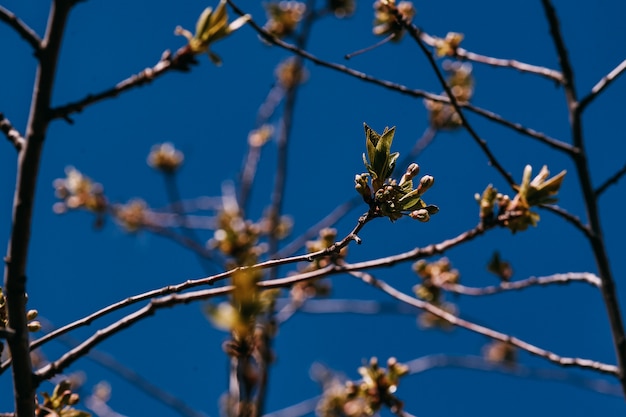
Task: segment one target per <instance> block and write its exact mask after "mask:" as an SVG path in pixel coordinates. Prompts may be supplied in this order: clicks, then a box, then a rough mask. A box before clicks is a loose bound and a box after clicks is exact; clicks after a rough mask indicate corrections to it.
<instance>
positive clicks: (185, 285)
mask: <svg viewBox="0 0 626 417" xmlns="http://www.w3.org/2000/svg"><path fill="white" fill-rule="evenodd" d="M372 218H373V217H371V214H370V213H369V212H368V213H366V214H364V215H362V216H361V217H360V218H359V221H358V222H357V225H356V226H355V227H354V229H352V231H351V232H350V233H349V234H348V235H346V237H344V238H343V239H342V240H340V241H338V242H336V243H335V244H334V245H332V246H331V247H329V248H327V249H324V250H320V251H317V252H314V253H309V254H305V255H300V256H294V257H290V258H281V259H275V260H269V261H265V262H260V263H258V264H256V265H252V266H248V267H237V268H233V269H231V270H229V271H225V272H222V273H219V274H215V275H212V276H209V277H206V278H201V279H196V280H187V281H185V282H182V283H180V284H177V285H168V286H166V287H163V288H159V289H156V290H152V291H148V292H145V293H142V294H138V295H135V296H131V297H128V298H125V299H123V300H121V301H118V302H117V303H114V304H111V305H109V306H107V307H104V308H102V309H100V310H98V311H96V312H94V313H92V314H90V315H89V316H86V317H84V318H82V319H79V320H76V321H74V322H72V323H70V324H67V325H65V326H63V327H61V328H59V329H58V330H56V331H54V332H51V333H49V334H47V335H45V336H43V337H41V338H39V339H37V340H35V341H34V342H32V343H31V344H30V349H31V350H32V349H35V348H36V347H39V346H41V345H42V344H44V343H47V342H48V341H50V340H52V339H54V338H55V337H58V336H60V335H62V334H65V333H67V332H69V331H71V330H74V329H76V328H78V327H82V326H85V325H89V324H91V323H92V322H93V321H94V320H96V319H98V318H100V317H103V316H105V315H107V314H109V313H112V312H113V311H116V310H119V309H121V308H124V307H128V306H130V305H133V304H135V303H137V302H140V301H143V300H147V299H150V298H154V297H158V296H166V295H170V294H175V293H179V292H181V291H184V290H187V289H190V288H193V287H197V286H200V285H211V284H214V283H215V282H217V281H220V280H223V279H225V278H228V277H230V276H232V275H233V274H234V273H236V272H240V271H246V270H252V269H266V268H272V267H276V266H279V265H286V264H290V263H296V262H305V261H306V262H312V261H314V260H315V259H318V258H322V257H324V256H328V255H331V254H333V253H339V251H340V250H341V249H343V248H344V247H346V246H348V244H349V243H350V242H352V241H353V240H354V241H356V242H357V243H360V238H359V237H358V233H359V231H360V230H361V229H362V228H363V226H365V224H366V223H367V222H369V221H370V220H371V219H372ZM331 270H332V268H331V267H329V268H326V269H321V270H318V271H316V273H318V274H319V275H314V277H317V276H321V275H323V274H324V273H329V272H331ZM307 277H308V276H307ZM296 278H298V279H306V277H305V278H302V274H301V275H297V276H296ZM275 281H277V282H280V280H275ZM293 282H297V279H296V280H293V281H289V282H287V284H291V283H293ZM287 284H286V285H287ZM261 285H263V284H261ZM279 286H280V285H279ZM10 364H11V360H10V359H9V360H6V361H5V362H4V363H3V364H2V366H0V374H1V373H2V372H3V371H4V370H6V369H7V368H8V367H9V366H10Z"/></svg>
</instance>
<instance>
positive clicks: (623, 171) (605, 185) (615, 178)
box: [594, 164, 626, 199]
mask: <svg viewBox="0 0 626 417" xmlns="http://www.w3.org/2000/svg"><path fill="white" fill-rule="evenodd" d="M624 174H626V164H624V166H623V167H621V168H620V169H619V170H618V171H617V172H616V173H615V174H613V175H611V176H610V177H609V178H607V180H606V181H604V182H603V183H602V185H600V186H599V187H598V188H596V190H595V191H594V195H595V197H596V199H597V198H598V197H600V195H602V193H603V192H605V191H606V190H607V188H609V187H610V186H611V185H613V184H617V182H618V181H619V180H620V178H622V177H623V176H624Z"/></svg>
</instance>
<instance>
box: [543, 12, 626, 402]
mask: <svg viewBox="0 0 626 417" xmlns="http://www.w3.org/2000/svg"><path fill="white" fill-rule="evenodd" d="M541 2H542V4H543V8H544V11H545V14H546V18H547V20H548V24H549V26H550V35H551V36H552V40H553V42H554V45H555V48H556V51H557V55H558V58H559V63H560V66H561V71H562V72H563V81H564V87H565V99H566V102H567V108H568V112H569V119H570V125H571V130H572V143H573V144H574V146H575V147H577V148H578V149H580V151H581V152H580V153H579V154H577V155H573V159H574V163H575V164H576V171H577V173H578V180H579V182H580V188H581V190H582V194H583V200H584V204H585V209H586V211H587V217H588V221H589V228H590V236H589V238H588V240H589V243H590V244H591V248H592V250H593V254H594V258H595V261H596V265H597V268H598V274H599V276H600V278H601V279H602V286H601V287H600V288H601V290H602V298H603V299H604V305H605V307H606V310H607V315H608V318H609V323H610V326H611V336H612V337H613V346H614V349H615V355H616V357H617V364H618V369H619V372H618V376H619V379H620V382H621V384H622V390H623V392H624V394H626V333H625V332H624V323H623V321H622V313H621V311H620V306H619V301H618V298H617V294H616V289H615V282H614V279H613V274H612V272H611V267H610V266H609V258H608V254H607V251H606V247H605V243H604V238H603V237H602V226H601V225H600V214H599V213H598V201H597V196H596V194H595V192H594V189H593V185H592V183H591V172H590V170H589V165H588V163H587V154H586V152H585V143H584V138H583V127H582V117H581V116H582V110H583V108H582V107H581V106H580V103H579V102H578V99H577V97H576V88H575V84H574V72H573V70H572V66H571V63H570V60H569V57H568V54H567V48H566V47H565V42H564V40H563V36H562V35H561V29H560V23H559V19H558V17H557V15H556V10H555V9H554V7H553V6H552V2H551V1H550V0H542V1H541Z"/></svg>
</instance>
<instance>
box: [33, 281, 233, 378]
mask: <svg viewBox="0 0 626 417" xmlns="http://www.w3.org/2000/svg"><path fill="white" fill-rule="evenodd" d="M232 289H233V287H232V286H225V287H221V288H211V289H208V290H201V291H196V292H193V293H189V294H184V295H178V294H173V295H168V296H165V297H161V298H156V299H153V300H152V301H150V303H149V304H148V305H146V306H145V307H143V308H141V309H139V310H137V311H135V312H134V313H131V314H129V315H127V316H126V317H123V318H121V319H120V320H118V321H116V322H115V323H113V324H111V325H109V326H107V327H105V328H103V329H100V330H98V331H97V332H96V333H94V334H93V336H91V337H89V338H87V339H86V340H85V341H84V342H82V343H81V344H79V345H78V346H76V347H75V348H73V349H71V350H69V351H68V352H67V353H65V354H64V355H63V356H61V358H59V359H58V360H56V361H54V362H51V363H49V364H48V365H46V366H44V367H43V368H41V369H39V370H38V371H37V372H36V373H35V381H34V382H35V385H36V386H38V385H39V384H40V383H41V382H42V381H45V380H47V379H50V378H52V377H53V376H55V375H58V374H59V373H60V372H63V370H64V369H65V368H67V367H68V366H70V365H71V364H72V363H74V362H76V360H78V359H80V358H81V357H83V356H84V355H86V354H87V353H88V352H89V351H90V350H91V349H93V347H95V346H96V345H97V344H99V343H101V342H102V341H104V340H106V339H108V338H109V337H111V336H113V335H114V334H116V333H119V332H120V331H122V330H124V329H126V328H128V327H130V326H132V325H133V324H135V323H136V322H138V321H140V320H143V319H145V318H146V317H149V316H152V315H154V313H155V312H156V310H158V309H161V308H165V307H172V306H174V305H176V304H181V303H184V304H186V303H190V302H192V301H197V300H206V299H207V298H211V297H215V296H218V295H225V294H228V293H229V292H230V291H232Z"/></svg>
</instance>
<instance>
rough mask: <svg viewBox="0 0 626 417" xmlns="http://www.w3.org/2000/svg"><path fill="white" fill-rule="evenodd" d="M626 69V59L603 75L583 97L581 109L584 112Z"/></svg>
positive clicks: (580, 104)
mask: <svg viewBox="0 0 626 417" xmlns="http://www.w3.org/2000/svg"><path fill="white" fill-rule="evenodd" d="M624 71H626V59H625V60H623V61H622V62H620V64H619V65H618V66H616V67H615V68H613V70H612V71H611V72H609V73H608V74H607V75H605V76H604V77H602V79H601V80H600V81H598V82H597V84H596V85H594V86H593V88H591V91H590V92H589V94H587V95H586V96H585V97H583V99H582V100H580V103H579V111H580V112H582V111H583V110H584V109H585V107H587V106H588V105H589V104H591V102H592V101H593V100H595V98H596V97H598V96H599V95H600V93H602V92H603V91H604V90H605V89H606V88H607V87H608V86H609V85H610V84H611V83H612V82H613V81H615V80H616V79H617V78H618V77H619V76H620V75H622V74H623V73H624Z"/></svg>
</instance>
